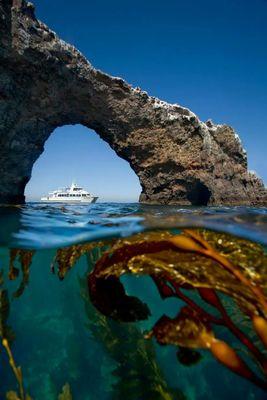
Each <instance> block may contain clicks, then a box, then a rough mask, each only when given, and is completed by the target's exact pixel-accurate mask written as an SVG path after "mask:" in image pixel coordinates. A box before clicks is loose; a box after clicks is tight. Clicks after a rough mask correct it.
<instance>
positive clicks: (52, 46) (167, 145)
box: [0, 0, 267, 205]
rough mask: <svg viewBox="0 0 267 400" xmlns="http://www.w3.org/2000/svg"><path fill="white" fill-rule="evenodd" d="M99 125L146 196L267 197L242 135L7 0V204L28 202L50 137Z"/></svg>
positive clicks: (1, 69) (0, 102)
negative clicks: (90, 54) (98, 57)
mask: <svg viewBox="0 0 267 400" xmlns="http://www.w3.org/2000/svg"><path fill="white" fill-rule="evenodd" d="M67 124H82V125H84V126H86V127H88V128H90V129H93V130H94V131H95V132H96V133H97V134H98V135H99V136H100V137H101V138H102V139H103V140H105V141H106V142H107V143H108V144H109V145H110V146H111V147H112V149H114V150H115V152H116V153H117V154H118V156H119V157H121V158H123V159H125V160H127V161H128V162H129V164H130V165H131V167H132V168H133V170H134V171H135V173H136V174H137V176H138V178H139V180H140V184H141V186H142V193H141V195H140V202H142V203H150V204H180V205H190V204H192V205H266V204H267V191H266V189H265V187H264V184H263V182H262V181H261V179H259V178H258V177H257V176H256V175H255V174H254V173H251V172H249V171H248V169H247V156H246V152H245V150H244V149H243V147H242V144H241V142H240V139H239V137H238V135H237V134H236V133H235V132H234V130H233V129H232V128H231V127H230V126H227V125H216V124H214V123H213V122H212V121H210V120H209V121H207V122H206V123H204V122H202V121H200V120H199V118H198V117H197V116H196V115H195V114H194V113H193V112H192V111H190V110H188V109H187V108H184V107H182V106H180V105H178V104H168V103H166V102H164V101H161V100H159V99H157V98H155V97H150V96H149V95H148V94H147V93H146V92H144V91H142V90H141V89H139V88H133V87H132V86H131V85H129V84H128V83H126V82H125V81H124V80H123V79H121V78H116V77H112V76H109V75H107V74H105V73H103V72H101V71H99V70H96V69H95V68H94V67H93V66H92V65H91V64H90V62H89V61H88V60H87V59H86V58H85V57H84V56H83V55H82V54H81V53H80V52H79V51H78V50H76V49H75V48H74V47H73V46H72V45H70V44H67V43H65V42H64V41H62V40H61V39H60V38H59V37H58V36H57V35H56V34H55V33H54V32H53V31H51V30H50V29H49V28H48V27H47V26H46V25H45V24H44V23H42V22H40V21H39V20H38V19H37V18H36V17H35V12H34V6H33V4H31V3H28V2H26V1H24V0H0V143H1V146H0V170H1V173H0V203H8V204H12V203H13V204H14V203H23V202H24V189H25V185H26V184H27V182H28V181H29V179H30V177H31V171H32V167H33V164H34V162H35V161H36V160H37V158H38V157H39V156H40V154H41V153H42V152H43V150H44V144H45V141H46V140H47V139H48V137H49V135H50V134H51V133H52V132H53V131H54V130H55V129H56V128H57V127H59V126H62V125H67Z"/></svg>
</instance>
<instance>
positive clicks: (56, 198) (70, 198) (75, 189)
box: [41, 182, 98, 204]
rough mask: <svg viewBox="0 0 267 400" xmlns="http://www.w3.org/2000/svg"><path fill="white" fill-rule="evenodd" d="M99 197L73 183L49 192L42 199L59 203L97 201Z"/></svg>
mask: <svg viewBox="0 0 267 400" xmlns="http://www.w3.org/2000/svg"><path fill="white" fill-rule="evenodd" d="M97 199H98V197H96V196H93V195H91V194H90V193H89V192H87V191H86V190H84V189H83V188H82V187H81V186H78V185H76V183H74V182H73V183H72V184H71V186H70V187H66V188H63V189H58V190H54V191H53V192H49V193H48V196H44V197H41V201H46V202H58V203H75V204H76V203H95V202H96V200H97Z"/></svg>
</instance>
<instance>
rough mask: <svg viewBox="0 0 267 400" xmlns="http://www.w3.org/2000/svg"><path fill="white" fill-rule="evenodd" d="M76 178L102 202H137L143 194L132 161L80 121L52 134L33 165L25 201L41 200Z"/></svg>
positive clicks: (57, 129)
mask: <svg viewBox="0 0 267 400" xmlns="http://www.w3.org/2000/svg"><path fill="white" fill-rule="evenodd" d="M72 181H75V182H76V183H78V184H79V185H81V186H83V187H84V188H85V189H87V190H88V191H89V192H90V193H92V194H94V195H96V196H98V197H99V200H98V201H104V202H105V201H106V202H137V201H138V199H139V195H140V193H141V186H140V182H139V179H138V177H137V175H136V174H135V172H134V171H133V169H132V168H131V166H130V164H129V163H128V162H127V161H126V160H124V159H122V158H121V157H119V156H118V155H117V154H116V152H115V151H114V150H113V149H112V148H111V147H110V145H109V144H108V143H107V142H105V141H104V140H102V139H101V138H100V137H99V135H98V134H97V133H96V132H95V131H94V130H91V129H88V128H87V127H85V126H83V125H80V124H77V125H64V126H61V127H58V128H56V129H55V130H54V131H53V132H52V133H51V134H50V136H49V138H48V139H47V140H46V142H45V146H44V151H43V152H42V154H41V155H40V156H39V157H38V159H37V160H36V161H35V163H34V165H33V168H32V173H31V178H30V180H29V182H28V183H27V185H26V187H25V200H26V202H29V201H39V200H40V198H41V196H44V195H46V194H47V193H48V192H49V191H51V190H55V189H57V188H58V187H64V186H68V185H70V184H71V182H72Z"/></svg>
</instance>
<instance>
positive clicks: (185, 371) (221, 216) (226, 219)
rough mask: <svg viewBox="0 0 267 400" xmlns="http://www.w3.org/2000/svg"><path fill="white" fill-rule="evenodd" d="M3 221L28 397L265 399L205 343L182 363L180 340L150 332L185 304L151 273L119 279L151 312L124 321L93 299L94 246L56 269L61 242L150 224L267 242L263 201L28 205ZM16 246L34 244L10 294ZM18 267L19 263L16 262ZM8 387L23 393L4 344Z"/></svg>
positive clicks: (0, 391) (1, 385)
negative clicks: (61, 272) (195, 357)
mask: <svg viewBox="0 0 267 400" xmlns="http://www.w3.org/2000/svg"><path fill="white" fill-rule="evenodd" d="M0 218H1V219H0V245H1V247H0V269H1V270H2V271H3V279H2V282H1V286H0V290H5V291H6V293H7V296H8V299H9V310H8V312H7V311H5V312H6V315H7V320H6V321H4V323H5V324H7V325H8V326H9V327H10V329H11V330H12V335H13V337H12V340H10V348H11V351H12V355H13V357H14V360H15V363H16V365H17V366H20V367H21V370H22V374H23V386H24V390H25V393H28V394H29V396H30V397H31V398H32V399H34V400H54V399H55V400H57V399H61V400H64V399H68V400H70V399H75V400H117V399H118V400H122V399H123V400H160V399H162V400H186V399H187V400H214V399H216V400H236V399H242V400H256V399H257V400H263V399H267V392H266V391H264V390H262V389H260V388H259V387H257V386H256V385H254V384H253V383H251V382H249V381H248V380H246V379H244V378H243V377H240V376H238V375H236V374H234V373H233V372H232V371H230V370H229V369H227V368H226V367H225V366H223V365H222V364H220V363H219V362H218V361H216V360H215V359H214V357H213V356H212V355H211V354H210V352H209V351H207V350H200V359H199V361H198V362H195V363H191V364H190V365H188V364H187V363H181V362H179V360H178V359H177V349H176V348H175V346H173V345H166V346H162V345H159V344H158V343H157V342H156V340H155V339H145V338H144V336H145V334H146V332H148V331H149V330H150V329H151V327H152V326H153V325H154V324H155V323H156V321H157V320H158V319H159V318H160V317H161V316H162V315H168V316H170V317H174V316H175V315H176V314H177V312H178V311H179V309H181V307H182V306H183V305H184V304H183V303H182V301H181V300H180V299H178V298H169V299H165V300H163V299H162V298H161V297H160V295H159V292H158V290H157V288H156V286H155V285H154V283H153V281H152V279H151V278H150V277H149V276H133V275H132V276H130V275H125V276H123V277H122V278H121V282H122V283H123V284H124V287H125V289H126V291H127V294H129V295H133V296H137V297H138V298H139V299H141V300H142V301H143V302H144V303H146V304H148V305H149V309H150V314H151V315H150V316H149V317H148V318H147V319H145V320H143V321H140V322H128V323H127V322H118V321H114V320H112V319H111V318H108V317H105V316H104V315H102V314H101V313H100V312H99V311H98V310H97V309H96V308H95V307H94V306H93V305H92V304H91V302H90V298H89V296H88V290H87V275H88V272H89V271H91V270H92V269H93V268H94V259H97V256H98V255H99V254H97V248H96V249H95V250H94V251H93V253H92V254H91V255H90V256H89V254H87V253H85V254H83V255H82V256H81V257H80V258H79V259H78V260H77V262H76V263H75V265H74V266H73V267H72V268H71V270H70V271H69V272H68V273H67V274H66V277H65V279H64V280H60V279H59V278H58V276H57V274H55V273H53V271H52V270H51V264H52V262H53V260H54V258H55V254H56V252H57V250H58V249H61V248H64V247H67V246H71V245H77V244H86V243H90V242H98V241H109V240H113V241H115V240H116V239H118V238H126V237H130V236H132V235H135V234H137V233H141V232H150V231H161V230H164V231H166V230H168V231H170V232H173V233H179V232H180V231H181V230H182V229H183V228H204V229H208V230H212V231H215V232H224V233H228V234H230V235H233V237H241V238H244V239H247V240H249V241H251V242H256V243H258V244H260V245H262V246H263V248H265V249H266V246H267V209H266V208H251V207H250V208H245V207H235V208H228V207H178V206H152V205H151V206H149V205H140V204H118V203H96V204H92V205H81V206H79V205H66V204H57V205H51V204H44V203H27V204H25V205H22V206H2V207H1V208H0ZM12 249H23V250H26V251H27V250H32V251H34V253H33V257H32V262H31V265H30V273H29V277H28V282H27V283H26V285H25V288H24V291H23V293H21V294H20V295H19V296H14V293H16V291H17V289H18V287H19V286H20V281H21V272H20V274H19V276H18V277H16V279H12V280H10V279H9V277H8V271H9V265H10V257H11V250H12ZM94 252H95V253H94ZM15 265H16V267H17V268H18V269H19V264H18V261H15ZM1 307H2V306H0V313H1ZM2 308H3V307H2ZM2 311H3V310H2ZM2 319H3V317H2ZM1 324H3V321H0V331H1ZM12 335H11V336H12ZM217 335H219V336H220V337H221V338H223V339H224V340H228V342H231V340H232V339H231V338H230V337H229V336H228V335H229V333H228V332H225V331H224V329H223V328H220V327H218V329H217ZM241 354H242V352H241ZM245 357H247V355H245ZM252 368H253V367H252ZM63 387H64V390H65V395H63V394H62V393H63V391H64V390H63ZM10 391H15V392H17V393H19V387H18V382H17V380H16V378H15V375H14V373H13V370H12V368H11V366H10V364H9V360H8V356H7V352H6V351H5V349H4V348H3V346H1V345H0V399H1V400H2V399H3V400H4V399H6V394H7V393H8V392H10ZM67 393H69V394H67ZM9 396H10V395H9ZM60 396H61V397H60ZM10 399H11V397H10ZM14 399H15V397H14ZM25 399H26V397H25ZM21 400H22V399H21Z"/></svg>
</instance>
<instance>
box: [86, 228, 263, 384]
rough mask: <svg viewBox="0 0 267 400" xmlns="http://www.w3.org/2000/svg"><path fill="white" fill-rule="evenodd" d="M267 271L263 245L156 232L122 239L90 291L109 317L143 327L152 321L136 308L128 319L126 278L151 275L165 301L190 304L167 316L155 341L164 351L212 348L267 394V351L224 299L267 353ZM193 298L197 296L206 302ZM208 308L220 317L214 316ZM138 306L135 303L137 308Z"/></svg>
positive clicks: (154, 333) (106, 255) (211, 236)
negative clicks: (225, 334)
mask: <svg viewBox="0 0 267 400" xmlns="http://www.w3.org/2000/svg"><path fill="white" fill-rule="evenodd" d="M224 243H225V245H224ZM266 267H267V257H266V254H265V253H264V251H263V249H262V247H261V246H259V245H258V244H254V243H251V242H248V241H246V240H243V239H238V238H233V237H232V236H230V235H225V234H219V233H210V232H206V231H199V232H196V231H192V230H185V231H184V232H183V233H182V234H180V235H172V234H171V233H170V232H163V231H161V232H149V233H145V234H138V235H135V236H132V237H131V238H126V239H120V240H118V241H117V242H116V243H115V244H114V245H113V246H111V248H110V249H108V250H107V251H106V252H105V253H104V254H103V256H102V257H101V258H100V259H99V260H98V261H97V262H96V265H95V268H94V270H93V271H92V272H91V273H90V274H89V277H88V288H89V293H90V297H91V301H92V303H93V304H94V305H95V307H97V308H98V309H99V311H100V312H102V313H103V314H104V315H106V316H110V317H111V318H114V316H115V318H116V319H118V316H119V318H120V320H121V321H126V322H127V321H129V320H139V319H143V318H144V314H142V313H140V312H139V311H140V310H139V309H138V308H139V307H137V309H136V310H133V308H134V307H132V308H130V309H129V315H127V312H126V313H125V302H127V300H126V299H127V296H126V294H125V292H123V291H122V288H121V286H120V285H121V283H120V282H119V277H120V276H121V275H123V274H125V273H131V274H136V275H144V274H145V275H150V276H151V277H152V279H153V280H154V282H155V284H156V286H157V288H158V290H159V292H160V295H161V297H162V298H163V299H165V298H168V297H177V298H179V299H181V300H183V301H184V303H185V304H186V305H185V307H184V308H182V309H181V310H180V312H179V313H178V314H177V316H176V317H175V318H173V319H171V318H169V317H167V316H162V318H161V319H160V320H159V321H158V322H157V323H156V324H155V326H154V327H153V328H152V330H151V331H150V333H149V334H148V335H147V336H146V337H147V338H150V337H153V336H154V337H155V338H156V339H157V341H158V343H160V344H165V345H166V344H173V345H176V346H178V347H179V348H181V347H182V348H189V349H207V350H209V351H210V352H211V353H212V354H213V356H214V357H215V358H216V359H217V360H218V361H220V362H221V363H222V364H224V365H225V366H226V367H228V368H229V369H230V370H232V371H233V372H235V373H237V374H239V375H240V376H242V377H244V378H246V379H248V380H250V381H251V382H253V383H254V384H256V385H257V386H259V387H261V388H262V389H264V390H267V377H266V375H267V360H266V357H265V355H264V351H263V349H262V348H258V347H257V346H256V345H255V343H253V342H252V340H251V339H250V338H249V337H248V336H247V335H246V334H245V333H244V332H243V331H241V329H240V328H239V327H238V326H237V325H236V324H235V323H234V322H233V320H232V319H231V318H230V316H229V315H228V313H227V311H226V309H225V308H224V305H223V303H222V301H221V300H220V296H219V294H220V293H223V294H224V295H227V296H228V297H230V298H231V299H233V300H234V301H235V302H236V304H237V305H238V307H239V309H240V312H242V313H244V314H245V315H246V316H247V317H248V318H249V319H250V321H251V326H252V328H253V329H254V331H255V332H256V334H257V335H258V337H259V339H260V341H261V344H262V345H263V346H267V321H266V316H267V300H266V284H267V279H266ZM118 282H119V283H118ZM109 285H110V288H112V290H109ZM116 290H117V292H116ZM187 291H189V292H192V291H194V292H196V293H197V294H198V296H199V299H200V301H199V303H198V302H196V301H195V300H192V298H191V297H190V296H188V295H187V294H186V292H187ZM120 293H122V301H121V302H120V301H119V300H118V299H117V300H116V302H113V301H112V298H114V297H115V298H119V297H120ZM110 298H111V301H110ZM203 301H204V302H206V303H207V304H208V305H209V306H211V307H212V308H213V309H214V310H215V311H216V313H215V314H213V313H211V312H208V311H206V309H204V308H203V306H202V303H203ZM135 302H136V304H138V303H137V301H135ZM135 302H134V300H131V305H132V306H133V305H134V303H135ZM143 307H145V305H144V306H143ZM122 309H123V312H121V310H122ZM215 325H221V326H224V327H225V328H227V329H228V330H229V331H230V332H231V333H232V334H233V335H234V336H235V337H236V338H237V339H238V340H239V341H240V342H241V343H242V345H243V346H244V347H245V348H246V350H247V351H248V352H249V353H250V354H251V356H252V357H251V359H252V361H255V366H254V369H255V368H257V369H258V374H256V373H255V372H254V369H253V370H252V369H251V368H250V367H249V366H248V365H247V364H246V363H245V361H244V360H243V359H242V358H241V356H239V355H238V353H237V352H236V351H235V350H234V349H233V348H232V347H231V346H230V345H229V344H227V343H225V342H223V341H222V340H220V339H219V338H217V337H216V336H215V333H214V326H215Z"/></svg>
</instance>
